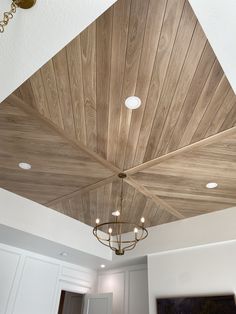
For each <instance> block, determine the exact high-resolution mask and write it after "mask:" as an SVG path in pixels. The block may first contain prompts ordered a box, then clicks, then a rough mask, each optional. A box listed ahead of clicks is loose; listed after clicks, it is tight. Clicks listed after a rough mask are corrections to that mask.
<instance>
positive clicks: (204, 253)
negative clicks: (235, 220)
mask: <svg viewBox="0 0 236 314" xmlns="http://www.w3.org/2000/svg"><path fill="white" fill-rule="evenodd" d="M220 231H221V230H219V233H220ZM235 260H236V241H231V242H228V243H221V244H215V245H214V244H211V245H207V246H204V247H198V248H192V249H184V250H176V251H172V252H168V253H159V254H156V255H150V256H149V257H148V280H149V313H150V314H156V313H157V312H156V298H161V297H163V298H164V297H180V296H204V295H206V296H208V295H221V294H232V293H233V294H235V292H236V269H235ZM222 314H223V313H222Z"/></svg>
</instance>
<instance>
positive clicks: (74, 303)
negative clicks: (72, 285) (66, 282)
mask: <svg viewBox="0 0 236 314" xmlns="http://www.w3.org/2000/svg"><path fill="white" fill-rule="evenodd" d="M83 301H84V295H83V294H79V293H74V292H69V291H64V290H62V291H61V298H60V305H59V310H58V314H82V310H83Z"/></svg>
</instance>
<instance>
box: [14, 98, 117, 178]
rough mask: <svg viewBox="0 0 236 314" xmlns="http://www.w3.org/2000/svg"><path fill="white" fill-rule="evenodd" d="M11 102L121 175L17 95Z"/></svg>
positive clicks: (112, 166)
mask: <svg viewBox="0 0 236 314" xmlns="http://www.w3.org/2000/svg"><path fill="white" fill-rule="evenodd" d="M8 101H9V102H13V103H17V106H18V107H21V108H22V110H24V111H26V112H27V113H30V114H33V115H36V116H37V117H38V118H39V119H41V120H43V121H44V122H45V123H47V125H48V126H49V127H50V128H51V129H53V130H54V131H56V132H57V133H59V134H60V135H61V136H62V137H63V138H65V139H66V140H67V141H68V142H69V143H70V144H71V145H72V146H73V147H75V148H77V149H78V148H80V149H82V150H83V151H84V152H86V153H87V154H89V155H90V156H91V157H93V158H95V159H96V160H97V161H98V162H99V163H101V164H103V165H104V166H105V167H107V168H108V169H110V170H111V171H113V172H115V173H117V174H118V173H119V172H120V169H119V168H117V167H116V166H114V165H112V164H110V163H109V162H108V161H107V160H105V159H103V158H102V157H100V156H99V155H97V154H96V153H95V152H92V151H91V150H90V149H88V148H87V147H86V146H84V145H83V144H82V143H80V142H78V141H75V140H74V139H73V138H69V137H68V135H67V134H65V133H63V130H61V129H59V128H58V127H57V126H56V125H55V124H54V123H52V122H51V121H50V120H49V119H48V118H46V117H44V116H42V115H41V114H40V113H39V112H38V111H36V110H35V109H34V108H32V107H30V106H29V105H27V104H26V103H25V102H23V101H22V100H21V99H19V98H18V97H17V96H15V95H13V94H12V95H11V96H9V97H8Z"/></svg>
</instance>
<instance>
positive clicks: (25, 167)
mask: <svg viewBox="0 0 236 314" xmlns="http://www.w3.org/2000/svg"><path fill="white" fill-rule="evenodd" d="M18 166H19V167H20V168H21V169H23V170H30V169H31V168H32V166H31V164H28V163H27V162H20V163H19V165H18Z"/></svg>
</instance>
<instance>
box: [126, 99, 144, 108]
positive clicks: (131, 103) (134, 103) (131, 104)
mask: <svg viewBox="0 0 236 314" xmlns="http://www.w3.org/2000/svg"><path fill="white" fill-rule="evenodd" d="M141 103H142V102H141V99H140V98H138V97H137V96H131V97H128V98H127V99H126V100H125V105H126V107H127V108H129V109H132V110H133V109H137V108H139V107H140V106H141Z"/></svg>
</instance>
